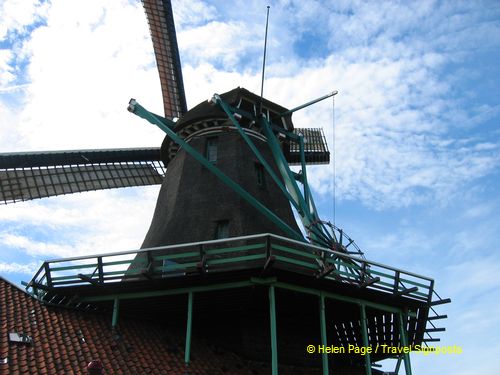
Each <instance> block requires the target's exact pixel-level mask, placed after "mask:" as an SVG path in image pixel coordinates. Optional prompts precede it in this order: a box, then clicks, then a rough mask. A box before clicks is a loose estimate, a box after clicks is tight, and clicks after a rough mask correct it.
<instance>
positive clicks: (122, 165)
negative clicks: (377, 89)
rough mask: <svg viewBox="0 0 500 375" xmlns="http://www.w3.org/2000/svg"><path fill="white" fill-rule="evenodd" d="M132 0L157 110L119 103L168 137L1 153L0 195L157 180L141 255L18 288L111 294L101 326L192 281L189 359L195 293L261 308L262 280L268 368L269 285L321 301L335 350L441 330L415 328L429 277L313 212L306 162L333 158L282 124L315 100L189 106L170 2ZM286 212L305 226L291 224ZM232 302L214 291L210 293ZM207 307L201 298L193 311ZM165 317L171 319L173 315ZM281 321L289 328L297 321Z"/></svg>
mask: <svg viewBox="0 0 500 375" xmlns="http://www.w3.org/2000/svg"><path fill="white" fill-rule="evenodd" d="M143 4H144V8H145V11H146V15H147V18H148V22H149V25H150V31H151V36H152V40H153V47H154V51H155V55H156V61H157V66H158V70H159V75H160V82H161V87H162V95H163V104H164V114H163V115H162V116H160V115H156V114H154V113H151V112H149V111H148V110H146V109H145V108H144V107H143V106H141V105H140V104H139V103H138V102H137V101H136V100H131V101H130V103H129V106H128V110H129V111H130V112H132V113H134V114H135V115H137V116H140V117H142V118H144V119H145V120H147V121H149V122H151V123H152V124H154V125H156V126H158V127H159V128H160V129H162V130H163V131H164V132H165V133H166V135H167V136H166V138H165V140H164V141H163V144H162V146H161V148H151V149H127V150H83V151H70V152H69V151H68V152H52V153H51V152H42V153H14V154H4V155H2V156H0V181H1V190H0V199H1V200H3V202H4V203H13V202H17V201H23V200H27V199H36V198H43V197H48V196H55V195H61V194H69V193H74V192H83V191H90V190H99V189H109V188H118V187H127V186H140V185H149V184H160V183H161V184H162V188H161V190H160V193H159V197H158V202H157V206H156V210H155V214H154V217H153V221H152V223H151V227H150V230H149V232H148V234H147V235H146V238H145V240H144V243H143V245H142V249H143V250H141V251H137V252H133V253H126V254H125V253H118V254H104V255H98V256H95V257H80V258H71V259H64V260H55V261H48V262H45V263H44V265H43V266H42V267H41V268H40V270H39V272H38V273H37V274H36V275H35V276H34V277H33V279H32V280H31V282H30V283H29V284H28V285H27V288H28V290H30V291H31V292H32V293H33V294H34V295H36V296H37V297H38V298H41V299H42V300H44V301H45V302H47V303H53V304H57V305H61V304H62V305H67V306H78V305H80V304H82V303H93V304H94V305H96V306H100V307H102V308H104V309H105V308H107V307H109V303H110V302H112V306H113V307H112V311H113V318H112V325H113V326H116V325H117V322H118V311H119V308H120V306H121V309H122V310H123V311H125V312H128V313H132V314H134V313H135V314H136V315H139V314H143V313H144V310H141V309H142V308H143V306H142V305H143V303H142V302H135V303H133V302H130V300H133V299H134V298H132V297H131V295H130V294H128V293H131V291H130V290H131V289H132V290H133V291H134V293H136V294H135V295H138V296H139V297H140V298H142V299H149V300H151V299H153V298H156V297H162V298H166V297H167V296H170V295H173V294H174V292H173V291H176V293H177V294H180V293H182V291H185V290H187V289H186V288H192V289H189V290H188V292H187V307H186V312H187V316H188V329H187V330H188V332H189V334H187V338H186V363H189V361H190V358H189V350H190V346H189V345H190V344H189V343H190V339H191V327H192V316H193V309H194V308H193V298H194V295H195V294H199V293H203V292H206V291H211V292H214V291H217V292H218V293H221V292H220V291H222V290H225V289H238V288H248V287H251V290H252V292H251V293H250V295H251V296H252V297H250V295H249V297H248V298H249V299H251V298H254V299H255V301H258V302H255V303H251V304H249V305H248V306H252V307H255V306H260V305H261V304H262V298H261V297H262V296H261V295H260V294H259V293H260V292H261V291H260V292H255V294H252V293H254V289H255V286H256V285H261V286H264V287H265V288H267V289H265V290H266V293H268V295H269V304H270V309H271V316H270V331H271V332H270V335H271V345H270V346H271V348H270V351H271V353H272V361H271V363H272V365H271V366H272V372H273V374H276V373H277V372H278V360H277V358H278V354H277V347H278V345H277V333H276V331H277V323H276V296H275V288H282V289H284V290H287V291H288V292H287V293H289V292H290V293H295V294H293V295H292V294H286V295H285V294H284V295H282V296H281V297H282V301H283V305H284V306H286V305H287V304H289V305H292V304H293V301H294V300H295V301H301V302H304V301H306V300H307V298H308V297H304V296H303V295H301V296H297V295H296V294H299V293H305V294H306V295H315V296H318V297H319V301H320V304H319V306H320V307H319V314H320V318H321V332H320V336H321V338H320V341H321V342H322V343H323V344H326V343H327V342H328V341H329V339H330V340H331V341H333V342H335V343H337V344H339V345H348V344H349V343H356V344H357V345H359V346H360V345H363V346H365V347H367V346H368V345H369V344H373V343H375V342H376V343H379V342H383V343H387V345H389V344H393V345H396V344H398V345H403V346H407V345H409V344H410V343H422V342H423V341H424V333H430V332H439V330H441V329H440V328H436V327H434V328H430V330H429V329H427V328H426V324H427V322H428V321H430V320H429V319H428V318H429V310H430V308H431V307H430V306H431V305H432V304H436V303H443V301H446V300H441V299H438V300H434V299H433V297H434V293H435V292H434V290H433V281H431V280H430V279H427V278H425V277H420V276H418V275H414V274H411V273H407V272H404V271H400V270H397V269H393V268H391V267H388V266H384V265H380V264H377V263H374V262H369V261H367V260H366V259H365V258H364V257H363V254H362V253H361V251H360V250H359V249H358V248H357V246H356V245H355V243H354V241H353V240H351V239H350V238H349V237H348V236H346V235H345V233H344V232H343V231H342V230H341V229H339V228H337V227H335V226H334V225H332V224H330V223H328V222H325V221H323V220H321V218H320V217H319V215H318V212H317V210H316V206H315V204H314V199H313V197H312V194H311V189H310V187H309V184H308V181H307V168H306V166H307V164H325V163H328V162H329V160H330V153H329V150H328V147H327V144H326V141H325V138H324V135H323V133H322V131H321V129H316V128H314V129H310V128H303V129H299V128H295V127H294V125H293V122H292V114H293V113H294V112H295V111H297V110H299V109H301V108H303V107H304V106H305V105H309V104H312V103H313V102H315V101H313V102H310V103H306V104H305V105H303V106H299V107H297V108H294V109H287V108H285V107H282V106H281V105H279V104H277V103H273V102H271V101H269V100H267V99H265V98H262V96H259V95H256V94H254V93H251V92H250V91H248V90H246V89H244V88H236V89H234V90H231V91H229V92H227V93H223V94H220V95H219V94H215V95H213V96H212V97H211V98H210V100H209V101H207V102H204V103H200V104H199V105H197V106H195V107H194V108H192V109H190V110H189V111H188V110H187V106H186V99H185V93H184V88H183V80H182V71H181V64H180V57H179V52H178V47H177V41H176V35H175V27H174V20H173V14H172V9H171V4H170V1H169V0H155V1H143ZM334 94H335V92H334V93H332V94H330V95H328V96H332V95H334ZM323 98H324V97H322V98H320V99H323ZM175 119H178V120H175ZM291 165H300V167H301V171H300V173H295V172H293V171H292V170H291V169H290V166H291ZM290 206H292V207H293V208H294V209H295V212H296V213H297V216H298V217H299V218H300V221H301V223H302V224H303V230H302V231H301V230H300V229H299V227H298V225H297V224H296V221H295V219H294V215H293V212H292V209H291V207H290ZM120 257H122V258H120ZM117 267H118V268H117ZM120 267H121V268H120ZM89 268H91V269H90V270H89ZM90 271H91V272H90ZM242 278H243V279H242ZM281 280H283V281H281ZM222 282H224V283H222ZM167 285H168V287H167ZM229 285H230V286H229ZM208 286H210V288H211V289H207V288H208ZM176 288H177V289H176ZM419 288H420V289H419ZM421 289H424V290H423V291H422V290H421ZM245 290H246V289H245ZM166 291H167V292H166ZM332 291H335V293H333V292H332ZM337 293H338V294H337ZM177 294H176V295H177ZM387 294H389V295H390V298H389V297H388V296H387ZM244 295H245V294H244ZM339 295H343V296H344V297H339ZM346 296H347V297H346ZM231 297H234V296H231V295H229V296H228V295H226V294H224V295H223V296H220V295H219V296H218V298H219V300H226V299H231ZM281 297H280V298H281ZM238 298H241V297H238ZM238 298H236V302H233V303H229V305H230V308H232V309H235V308H237V306H238V304H239V303H240V302H241V301H240V300H238ZM346 298H347V299H348V301H346ZM387 298H389V301H386V300H387ZM391 298H392V299H391ZM328 299H330V300H331V301H332V300H335V301H342V303H355V304H356V303H357V304H359V305H360V306H361V309H360V310H359V311H357V307H356V308H355V309H352V306H351V307H349V308H347V307H346V306H344V310H343V311H344V313H343V314H340V316H336V317H335V318H334V317H333V316H328V315H327V314H326V313H325V310H328V309H329V308H328V306H327V305H328V304H332V303H333V302H331V301H330V302H328V301H327V300H328ZM124 301H128V302H124ZM252 301H254V300H253V299H252ZM378 301H380V302H378ZM382 302H383V303H385V304H386V305H385V307H384V306H382ZM155 303H156V306H158V304H159V303H158V302H155ZM160 305H161V308H160V307H159V308H158V309H160V310H161V311H164V310H162V309H166V310H165V311H167V310H168V307H166V306H165V304H163V303H160ZM210 306H212V304H210V303H209V302H206V301H205V304H204V305H203V308H204V309H207V308H209V307H210ZM307 306H309V305H308V304H307V303H304V306H303V307H302V310H301V309H300V308H297V310H298V311H299V312H302V313H304V314H309V313H308V312H307V311H306V310H307ZM211 309H212V313H211V315H209V316H210V317H211V319H210V320H209V319H208V318H205V319H207V321H210V322H211V324H214V325H216V326H217V322H219V324H221V322H220V319H219V320H217V319H216V316H218V313H220V310H217V309H216V308H214V307H213V306H212V308H211ZM214 311H216V312H217V313H215V312H214ZM149 312H151V311H149ZM168 313H170V314H172V315H173V316H175V311H171V310H168ZM353 314H354V315H355V316H357V315H358V314H359V319H358V317H356V318H355V319H352V318H350V316H352V315H353ZM436 316H437V317H438V318H442V317H443V316H439V315H436ZM328 317H329V318H331V319H332V320H334V321H335V324H334V326H335V329H334V330H333V331H332V332H327V328H326V319H327V318H328ZM247 319H248V320H247V323H249V325H250V326H252V325H254V324H255V325H257V326H258V325H259V324H260V323H261V320H262V319H259V315H257V318H255V319H254V318H253V317H250V316H247ZM289 319H290V321H293V322H296V319H298V317H297V316H291V317H290V318H289ZM232 323H233V325H234V326H235V327H238V329H241V330H242V334H241V335H240V336H238V337H240V338H241V337H243V336H246V335H250V332H249V330H248V328H245V327H242V326H241V324H239V323H238V321H237V320H233V321H232ZM240 323H241V322H240ZM431 324H432V323H431ZM367 326H369V327H370V329H368V327H367ZM406 326H408V327H410V328H405V327H406ZM310 328H311V326H310V325H309V324H308V323H305V322H304V324H303V328H302V329H297V332H296V333H294V334H291V333H290V334H289V335H290V336H289V337H290V338H291V340H290V341H293V340H298V341H300V340H302V341H303V340H304V337H305V336H304V335H305V331H307V330H308V329H310ZM432 329H434V330H432ZM369 332H370V334H369ZM254 339H255V337H254ZM431 340H432V338H431ZM289 351H290V353H294V352H295V351H296V349H293V348H289ZM249 352H250V350H247V351H246V352H245V353H244V354H246V355H250V354H251V353H249ZM258 357H259V356H257V358H258ZM388 357H390V353H389V354H388V353H382V354H380V355H374V356H373V358H372V359H373V361H372V360H371V359H370V356H367V357H365V358H361V359H360V358H356V357H355V356H352V355H351V356H348V357H347V359H345V360H341V361H339V363H335V364H334V365H333V366H334V367H337V368H342V367H345V366H348V364H352V363H354V365H353V366H356V365H359V364H360V363H361V364H362V365H364V368H365V369H366V372H367V373H368V372H371V365H372V362H374V361H376V360H380V359H385V358H388ZM318 358H320V359H321V363H322V366H323V372H324V373H328V369H329V367H331V364H329V360H328V358H327V357H326V356H325V355H322V356H320V357H318ZM286 361H291V362H292V363H293V362H294V360H293V359H286V360H285V362H286ZM401 361H404V364H405V369H406V373H407V374H408V373H410V372H411V369H410V362H409V356H408V355H406V354H405V355H400V356H399V357H398V367H399V365H400V364H401ZM305 362H307V361H306V360H304V359H301V360H299V363H302V364H304V363H305ZM334 362H335V361H334Z"/></svg>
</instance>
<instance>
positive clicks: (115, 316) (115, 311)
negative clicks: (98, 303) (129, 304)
mask: <svg viewBox="0 0 500 375" xmlns="http://www.w3.org/2000/svg"><path fill="white" fill-rule="evenodd" d="M119 313H120V299H119V298H115V299H114V303H113V318H112V320H111V326H112V327H113V328H114V327H116V325H117V324H118V314H119Z"/></svg>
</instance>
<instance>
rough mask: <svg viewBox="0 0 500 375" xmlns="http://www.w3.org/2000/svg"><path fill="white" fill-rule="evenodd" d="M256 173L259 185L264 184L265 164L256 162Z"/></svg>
mask: <svg viewBox="0 0 500 375" xmlns="http://www.w3.org/2000/svg"><path fill="white" fill-rule="evenodd" d="M255 175H256V178H257V185H259V186H264V166H263V165H262V164H260V163H255Z"/></svg>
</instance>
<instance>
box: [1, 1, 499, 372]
mask: <svg viewBox="0 0 500 375" xmlns="http://www.w3.org/2000/svg"><path fill="white" fill-rule="evenodd" d="M173 3H174V12H175V17H176V25H177V30H178V40H179V47H180V52H181V59H182V64H183V72H184V80H185V86H186V92H187V100H188V105H189V106H190V107H191V106H194V105H195V104H197V103H198V102H200V101H202V100H205V99H206V98H207V97H209V96H211V95H212V94H213V93H214V92H218V93H221V92H224V91H227V90H229V89H231V88H234V87H236V86H238V85H241V86H244V87H246V88H248V89H250V90H252V91H254V92H258V91H259V89H260V86H259V85H260V68H261V54H262V41H263V34H264V22H265V12H266V9H265V6H266V5H267V4H266V3H265V2H262V1H248V0H247V1H239V0H238V1H234V2H233V4H232V5H231V6H230V7H228V6H227V2H225V1H199V0H193V1H181V0H178V1H174V2H173ZM270 5H271V16H270V27H269V44H268V66H267V73H266V76H267V80H266V86H265V95H266V96H267V97H268V98H269V99H271V100H274V101H276V102H279V103H281V104H282V105H284V106H286V107H294V106H296V105H299V104H302V103H304V102H306V101H308V100H310V99H312V98H315V97H318V96H321V95H323V94H326V93H328V92H330V91H332V90H339V94H338V95H337V96H336V99H335V118H334V121H335V135H336V138H335V144H336V149H335V155H336V165H335V170H336V178H335V185H336V194H335V196H336V215H335V222H336V224H337V225H338V226H340V227H342V228H344V230H345V231H346V232H347V233H348V234H349V235H350V236H351V237H352V238H354V239H355V240H356V242H357V243H358V245H359V246H360V247H361V248H362V249H363V250H364V252H365V254H366V256H367V258H368V259H372V260H375V261H380V262H383V263H386V264H390V265H393V266H395V267H399V268H403V269H407V270H409V271H413V272H416V273H421V274H424V275H427V276H430V277H434V278H435V280H436V287H437V291H438V293H440V294H441V295H442V296H444V297H450V298H452V300H453V303H452V304H451V305H447V306H445V307H442V308H441V309H440V311H442V312H443V313H446V314H448V316H449V319H448V320H447V321H446V327H447V332H445V333H444V334H442V335H441V336H440V337H442V341H441V343H442V344H443V345H460V346H462V348H463V349H464V353H463V354H462V355H458V356H439V357H433V356H428V357H425V358H423V357H417V356H415V355H414V356H413V358H412V360H413V365H414V369H415V370H414V373H416V374H424V373H425V374H462V375H465V374H477V373H486V374H488V373H495V371H497V369H498V368H500V360H499V357H498V352H499V351H500V344H499V343H500V332H499V331H498V329H497V327H498V323H499V322H498V317H497V316H498V313H499V312H500V288H499V287H500V254H499V252H498V244H499V243H500V234H499V233H500V232H499V228H500V214H499V212H500V198H499V194H498V187H499V186H500V176H499V168H498V166H499V157H500V153H499V146H500V142H499V138H500V127H499V125H500V88H499V87H500V64H499V63H498V61H500V3H498V2H496V1H483V2H480V1H477V2H469V1H464V2H461V1H439V2H437V1H414V2H406V1H405V2H389V1H385V2H354V1H353V2H350V1H335V2H333V1H323V2H322V1H312V0H306V1H291V0H288V1H286V0H283V1H270ZM130 97H135V98H137V99H138V100H139V102H140V103H142V104H143V105H145V106H146V107H147V108H149V109H151V110H153V111H154V112H157V113H161V107H162V104H161V94H160V89H159V79H158V75H157V72H156V67H155V64H154V56H153V52H152V45H151V41H150V38H149V33H148V27H147V23H146V18H145V15H144V12H143V10H142V6H141V4H140V3H138V2H135V1H120V0H110V1H106V2H101V1H97V0H91V1H75V2H71V3H70V2H67V1H51V2H49V1H22V2H21V1H8V2H7V1H4V2H1V3H0V152H11V151H27V150H61V149H78V148H100V147H102V148H104V147H107V148H110V147H136V146H159V145H160V143H161V140H162V138H163V134H162V133H161V132H160V131H159V130H157V129H155V128H154V127H152V126H149V125H147V124H145V123H144V122H143V121H142V120H140V119H138V118H136V117H135V116H131V115H130V114H129V113H127V111H126V110H125V108H126V105H127V103H128V99H129V98H130ZM294 122H295V125H296V126H298V127H301V126H303V127H318V126H320V127H323V128H324V130H325V134H326V136H327V138H328V140H329V143H330V147H332V139H333V121H332V102H331V101H325V102H322V103H319V104H317V105H314V106H311V107H309V108H307V109H306V110H303V111H301V112H299V113H296V114H295V115H294ZM309 176H310V180H311V183H312V185H313V188H314V192H315V195H316V202H317V204H318V206H319V207H320V211H321V214H322V216H323V217H324V218H325V219H326V220H331V221H333V219H334V218H333V183H334V179H333V165H330V166H318V167H313V168H311V169H310V171H309ZM157 192H158V188H157V187H148V188H137V189H121V190H115V191H105V192H93V193H87V194H80V195H71V196H63V197H57V198H49V199H45V200H39V201H35V202H25V203H20V204H16V205H9V206H2V207H0V254H1V258H0V273H1V274H2V275H3V276H5V277H7V278H8V279H10V280H13V281H15V282H19V281H20V280H28V279H30V277H31V275H32V274H33V273H34V271H35V270H36V269H37V267H38V266H39V265H40V263H41V261H42V260H44V259H48V258H54V257H65V256H72V255H76V254H92V253H99V252H108V251H118V250H128V249H135V248H138V247H139V246H140V243H141V242H142V239H143V237H144V235H145V233H146V230H147V228H148V226H149V222H150V219H151V216H152V212H153V208H154V204H155V200H156V195H157Z"/></svg>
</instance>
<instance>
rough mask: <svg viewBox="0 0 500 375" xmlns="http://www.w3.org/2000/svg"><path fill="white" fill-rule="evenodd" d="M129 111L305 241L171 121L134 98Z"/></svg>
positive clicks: (264, 213) (295, 236) (287, 231)
mask: <svg viewBox="0 0 500 375" xmlns="http://www.w3.org/2000/svg"><path fill="white" fill-rule="evenodd" d="M128 110H129V112H132V113H134V114H135V115H137V116H139V117H141V118H143V119H145V120H147V121H149V122H150V123H151V124H153V125H156V126H158V127H159V128H160V129H161V130H163V131H164V132H165V133H166V134H167V135H168V136H169V137H170V138H171V139H172V140H173V141H174V142H175V143H177V144H178V145H179V146H180V147H182V148H183V149H184V150H185V151H186V152H187V153H188V154H189V155H191V156H192V157H193V158H195V160H196V161H198V162H199V163H201V164H202V165H203V166H204V167H206V168H207V169H208V170H209V171H210V172H212V173H213V174H214V175H215V176H216V177H217V178H219V180H220V181H221V182H223V183H224V184H225V185H227V186H229V187H230V188H231V189H232V190H233V191H234V192H236V193H237V194H238V195H240V196H241V197H242V198H243V199H245V201H247V202H248V203H249V204H250V205H252V206H253V207H254V208H256V209H257V210H258V211H260V212H261V213H262V214H263V215H264V216H265V217H266V218H268V219H269V220H270V221H271V222H273V223H274V224H276V225H277V226H278V227H279V228H280V229H281V230H283V232H285V233H286V234H287V235H289V236H290V237H291V238H293V239H296V240H299V241H302V242H306V241H305V239H304V237H303V236H302V235H301V234H300V233H297V232H296V231H295V230H293V229H292V228H291V227H290V226H289V225H288V224H286V223H285V222H284V221H283V220H281V219H280V218H279V217H278V216H276V214H274V213H273V212H272V211H270V210H269V209H268V208H267V207H266V206H264V205H263V204H262V203H261V202H259V201H258V200H257V199H256V198H255V197H253V196H252V195H251V194H249V193H248V192H247V191H246V190H245V189H243V188H242V187H241V186H240V185H239V184H237V183H236V182H234V181H233V180H232V179H231V178H229V177H228V176H227V175H226V174H224V173H223V172H222V171H221V170H220V169H219V168H217V167H216V166H215V165H214V164H213V163H211V162H209V161H208V160H207V159H206V158H205V157H204V156H203V155H201V154H200V153H199V152H198V151H196V150H195V149H194V148H193V147H191V146H190V145H189V143H187V142H186V141H184V140H183V139H182V138H181V137H179V136H178V135H177V134H176V133H175V131H174V130H172V127H173V126H172V124H173V123H172V122H170V121H169V122H163V121H162V120H161V118H160V117H158V116H156V115H155V114H154V113H151V112H149V111H148V110H146V109H145V108H144V107H142V106H141V105H140V104H139V103H137V102H136V101H135V100H134V99H131V100H130V103H129V106H128Z"/></svg>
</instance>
